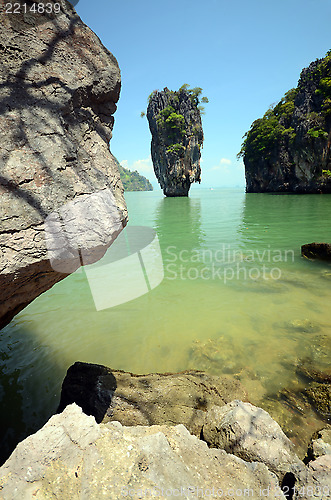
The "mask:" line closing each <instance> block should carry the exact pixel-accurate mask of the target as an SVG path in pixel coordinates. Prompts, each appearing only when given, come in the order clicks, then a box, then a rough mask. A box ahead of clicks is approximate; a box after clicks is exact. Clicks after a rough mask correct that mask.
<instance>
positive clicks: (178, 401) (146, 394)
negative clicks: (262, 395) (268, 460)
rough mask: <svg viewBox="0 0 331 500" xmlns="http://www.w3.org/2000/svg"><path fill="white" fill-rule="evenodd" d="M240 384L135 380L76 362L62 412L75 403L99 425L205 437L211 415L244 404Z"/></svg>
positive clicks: (179, 377)
mask: <svg viewBox="0 0 331 500" xmlns="http://www.w3.org/2000/svg"><path fill="white" fill-rule="evenodd" d="M245 397H246V393H245V390H244V388H243V387H242V385H241V384H240V382H238V381H237V380H234V379H232V378H228V377H226V376H224V377H216V376H212V375H208V374H207V373H204V372H197V371H194V370H192V371H186V372H181V373H168V374H157V373H152V374H149V375H134V374H132V373H126V372H122V371H118V370H111V369H110V368H106V367H105V366H102V365H94V364H88V363H80V362H77V363H75V364H74V365H72V366H71V367H70V368H69V370H68V372H67V375H66V377H65V379H64V381H63V385H62V392H61V402H60V406H59V409H58V411H63V409H64V408H65V407H66V406H67V405H68V404H71V403H76V404H77V405H78V406H80V407H81V408H82V409H83V411H84V412H85V413H86V414H87V415H93V416H94V417H95V419H96V420H97V422H101V421H102V422H103V423H105V422H109V421H115V420H117V421H119V422H121V424H123V425H130V426H131V425H162V424H168V425H175V424H183V425H185V427H186V428H187V429H188V430H189V431H190V432H191V433H192V434H195V435H197V436H199V435H200V431H201V428H202V425H203V423H204V419H205V416H206V412H207V411H208V410H209V409H210V408H211V407H212V406H214V405H218V406H223V405H225V404H226V403H228V402H230V401H232V400H233V399H244V398H245Z"/></svg>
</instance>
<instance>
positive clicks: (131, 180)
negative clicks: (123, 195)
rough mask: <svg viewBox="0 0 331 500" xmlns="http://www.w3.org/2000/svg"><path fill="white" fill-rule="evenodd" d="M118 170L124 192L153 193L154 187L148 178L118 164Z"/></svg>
mask: <svg viewBox="0 0 331 500" xmlns="http://www.w3.org/2000/svg"><path fill="white" fill-rule="evenodd" d="M117 166H118V170H119V173H120V176H121V181H122V184H123V187H124V191H153V186H152V184H151V183H150V182H149V180H148V179H146V177H144V176H143V175H140V174H139V173H138V172H137V170H134V171H133V172H132V170H129V169H128V168H124V167H122V165H121V164H120V163H118V165H117Z"/></svg>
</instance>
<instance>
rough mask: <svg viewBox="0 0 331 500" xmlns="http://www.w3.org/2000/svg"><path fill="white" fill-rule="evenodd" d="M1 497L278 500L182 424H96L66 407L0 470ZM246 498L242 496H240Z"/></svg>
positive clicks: (272, 489) (268, 480) (269, 476)
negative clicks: (264, 498)
mask: <svg viewBox="0 0 331 500" xmlns="http://www.w3.org/2000/svg"><path fill="white" fill-rule="evenodd" d="M0 490H1V498H3V499H4V500H12V499H13V498H22V499H23V498H24V499H30V498H37V499H38V498H40V499H43V498H54V499H59V500H63V499H73V500H74V499H83V498H84V499H97V498H98V499H99V498H108V499H114V500H115V499H118V498H122V497H128V498H145V497H146V498H149V497H158V498H162V499H165V498H177V497H183V498H202V495H203V497H206V498H207V497H208V498H220V497H223V496H228V495H226V493H229V496H231V498H242V497H244V496H245V497H246V496H249V497H254V498H261V496H263V495H262V493H261V492H264V496H268V497H269V498H279V499H285V496H284V494H283V493H282V491H281V489H280V487H279V483H278V481H277V478H276V476H275V475H274V474H273V473H271V472H270V471H269V470H268V469H267V467H266V466H265V465H264V464H262V463H247V462H245V461H243V460H241V459H240V458H237V457H235V456H233V455H228V454H227V453H226V452H225V451H223V450H215V449H209V448H208V447H207V445H206V443H204V442H203V441H200V440H199V439H197V438H196V437H195V436H192V435H190V434H189V432H188V431H187V430H186V429H185V427H184V426H183V425H177V426H172V427H168V426H166V425H162V426H151V427H144V426H140V427H123V426H122V425H121V424H120V423H119V422H109V423H107V424H101V425H97V424H96V422H95V420H94V418H93V417H88V416H86V415H84V414H83V413H82V411H81V409H80V408H78V407H77V406H76V405H70V406H68V407H67V408H66V410H65V411H64V412H63V413H62V414H61V415H55V416H53V417H52V418H51V419H50V420H49V422H48V423H47V424H46V425H45V426H44V427H43V428H42V429H41V430H40V431H38V432H37V433H36V434H33V435H32V436H30V437H28V438H27V439H25V440H24V441H23V442H22V443H20V444H19V445H18V446H17V448H16V450H15V451H14V452H13V454H12V455H11V457H10V458H9V459H8V460H7V462H6V463H5V464H4V465H3V466H2V467H1V469H0ZM244 492H245V493H244Z"/></svg>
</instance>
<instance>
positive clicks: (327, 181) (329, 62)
mask: <svg viewBox="0 0 331 500" xmlns="http://www.w3.org/2000/svg"><path fill="white" fill-rule="evenodd" d="M239 154H240V155H242V156H243V159H244V164H245V172H246V190H247V192H251V193H254V192H294V193H331V51H329V52H328V54H327V56H326V57H325V58H324V59H318V60H317V61H315V62H313V63H311V64H310V66H309V67H308V68H306V69H304V70H303V71H302V72H301V76H300V79H299V82H298V86H297V87H296V88H295V89H292V90H290V91H289V92H287V93H286V94H285V96H284V98H283V99H282V100H281V101H280V102H279V103H278V104H277V105H276V106H275V107H273V108H270V109H269V110H268V111H267V112H266V114H265V115H264V117H263V118H261V119H258V120H256V121H255V122H254V123H253V124H252V126H251V129H250V130H249V132H248V133H247V134H246V136H245V140H244V143H243V146H242V150H241V152H240V153H239Z"/></svg>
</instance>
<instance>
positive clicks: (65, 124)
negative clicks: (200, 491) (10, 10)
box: [0, 2, 127, 328]
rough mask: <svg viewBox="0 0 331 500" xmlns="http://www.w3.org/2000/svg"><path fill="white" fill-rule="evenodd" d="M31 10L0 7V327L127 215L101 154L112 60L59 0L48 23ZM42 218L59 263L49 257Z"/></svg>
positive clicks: (114, 86) (114, 67)
mask: <svg viewBox="0 0 331 500" xmlns="http://www.w3.org/2000/svg"><path fill="white" fill-rule="evenodd" d="M17 5H18V4H17ZM37 15H39V17H40V16H42V15H41V14H37ZM34 17H35V16H34V15H33V14H31V15H29V16H23V15H21V14H20V15H19V14H17V15H16V14H13V15H12V16H11V18H10V19H9V17H8V16H7V14H5V10H4V9H1V11H0V58H1V68H0V83H1V85H0V171H1V176H0V194H1V204H0V220H1V227H0V248H1V252H0V304H1V305H0V328H1V327H3V326H4V325H6V324H7V323H9V321H10V320H11V319H12V318H13V317H14V316H15V314H17V313H18V312H19V311H21V310H22V309H23V308H24V307H25V306H26V305H27V304H29V303H30V302H31V301H32V300H34V299H35V298H36V297H37V296H38V295H40V294H41V293H42V292H44V291H46V290H48V289H49V288H51V287H52V286H53V285H54V284H55V283H56V282H58V281H59V280H61V279H63V278H64V277H65V276H67V275H68V274H69V273H71V272H73V271H75V270H76V269H77V268H78V267H79V266H80V265H81V261H83V263H87V262H86V260H84V259H85V258H87V256H88V261H89V262H92V261H96V260H98V259H99V258H100V257H101V256H102V255H103V254H104V253H105V251H106V249H107V248H108V247H109V245H110V244H111V243H112V241H113V239H114V238H115V237H116V236H117V234H118V232H119V231H120V230H121V228H122V227H123V225H125V224H126V220H127V212H126V205H125V201H124V198H123V187H122V185H121V182H120V177H119V173H118V171H117V168H116V164H115V160H114V157H113V156H112V155H111V153H110V151H109V141H110V139H111V136H112V128H113V123H114V118H113V116H112V115H113V114H114V112H115V110H116V102H117V101H118V98H119V93H120V86H121V82H120V70H119V67H118V64H117V61H116V59H115V58H114V56H113V55H112V54H111V53H110V52H109V51H108V50H107V49H106V48H105V47H104V46H103V45H102V44H101V42H100V40H99V38H98V37H97V36H96V35H95V34H94V33H93V32H92V31H91V30H90V29H89V28H88V27H87V26H86V25H85V24H84V23H83V22H82V21H81V20H80V18H79V17H78V15H77V14H76V12H75V11H74V9H73V8H72V7H71V5H70V4H69V2H63V3H61V12H60V14H58V15H57V16H56V20H54V19H53V20H52V19H49V18H48V17H47V15H46V14H45V15H44V18H45V19H44V22H43V23H42V22H35V21H34ZM39 21H40V20H39ZM112 203H114V207H115V208H116V210H117V215H118V217H117V220H116V224H115V226H116V227H114V225H113V224H112V217H111V216H110V215H111V214H109V208H110V205H111V204H112ZM114 207H113V208H114ZM71 209H74V211H73V212H71V215H70V211H71ZM50 214H52V215H51V216H50ZM47 219H48V227H49V228H51V229H53V230H54V231H55V232H57V241H56V242H55V243H56V244H55V245H53V247H52V251H54V253H56V252H58V254H60V253H61V252H62V254H61V256H59V255H58V258H59V259H60V261H61V259H62V260H63V264H64V265H63V266H61V265H58V264H59V262H58V259H57V265H53V263H52V264H51V262H50V258H49V252H48V250H49V249H47V245H46V231H45V229H46V220H47ZM66 222H68V225H66ZM68 226H70V229H69V230H68V231H66V229H67V228H68ZM53 236H54V234H53ZM53 243H54V241H53ZM55 260H56V259H55Z"/></svg>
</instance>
